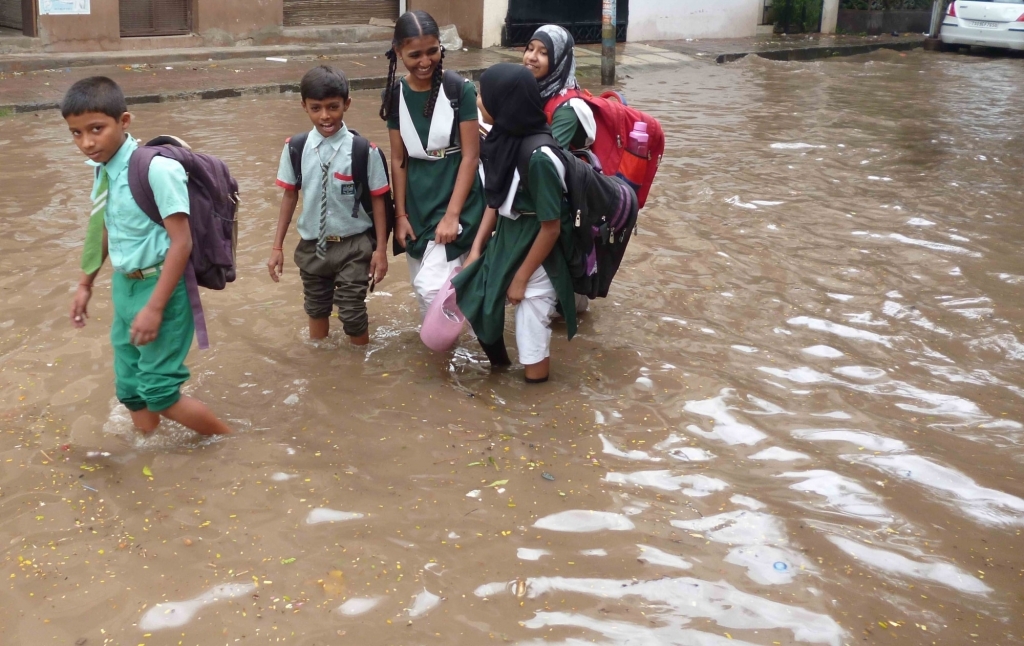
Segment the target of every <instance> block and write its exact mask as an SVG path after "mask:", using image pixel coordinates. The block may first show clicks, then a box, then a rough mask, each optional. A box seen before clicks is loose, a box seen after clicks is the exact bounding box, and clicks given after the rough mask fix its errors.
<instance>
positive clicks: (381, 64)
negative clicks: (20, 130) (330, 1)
mask: <svg viewBox="0 0 1024 646" xmlns="http://www.w3.org/2000/svg"><path fill="white" fill-rule="evenodd" d="M922 42H923V37H913V36H908V37H899V38H893V37H851V36H845V37H843V36H840V37H820V36H819V37H807V36H801V37H775V38H751V39H739V40H707V41H664V42H657V43H625V44H620V45H619V47H618V65H619V68H620V72H621V73H622V74H626V73H628V72H629V71H630V70H632V69H639V68H646V67H652V66H660V65H665V66H670V65H683V64H701V61H704V62H705V63H704V64H707V63H710V62H712V61H717V62H719V63H723V62H728V61H732V60H736V59H739V58H742V57H744V56H747V55H751V54H756V55H759V56H764V57H766V58H775V59H779V60H809V59H813V58H827V57H831V56H836V55H851V54H860V53H866V52H870V51H873V50H875V49H879V48H882V47H889V48H894V49H910V48H913V47H919V46H921V44H922ZM285 48H288V49H287V50H286V49H285ZM386 48H387V45H386V44H383V43H376V42H374V43H359V44H353V45H314V46H308V45H307V46H295V45H288V46H276V47H248V48H202V49H197V50H196V51H192V50H184V49H175V50H160V51H142V52H133V53H129V52H110V53H106V54H104V56H108V57H109V58H110V61H109V62H107V63H106V64H102V65H93V66H66V67H63V68H58V69H44V70H39V71H29V72H20V71H14V72H0V116H2V115H3V114H11V113H19V112H35V111H38V110H50V109H55V108H57V107H58V104H59V102H60V99H61V97H63V95H64V92H65V91H66V90H67V89H68V88H69V87H70V86H71V84H72V83H74V82H75V81H77V80H78V79H81V78H85V77H87V76H96V75H103V76H109V77H110V78H112V79H114V80H115V81H117V82H118V83H119V84H120V85H121V87H122V88H124V91H125V95H126V97H127V98H128V103H129V104H130V105H138V104H141V103H163V102H168V101H192V100H203V99H221V98H227V97H237V96H245V95H254V94H279V93H283V92H298V90H299V80H300V79H301V78H302V75H303V74H304V73H305V72H306V70H308V69H309V68H310V67H311V66H313V65H316V64H320V63H325V64H331V65H336V66H338V67H340V68H341V69H343V70H344V71H345V73H346V74H347V75H348V76H349V79H350V81H351V84H352V89H354V90H366V89H374V88H382V87H384V85H385V84H386V83H387V67H388V66H387V59H385V58H384V50H385V49H386ZM224 50H231V51H230V52H229V51H224ZM237 50H244V51H246V52H248V53H249V54H250V56H249V57H248V58H241V59H239V58H232V57H230V56H229V54H230V55H233V54H235V53H237ZM257 52H258V56H255V55H254V54H256V53H257ZM128 54H132V56H128ZM218 56H220V58H218ZM267 56H270V57H272V58H280V59H285V60H283V61H279V60H277V61H270V60H267ZM90 60H92V59H90ZM521 60H522V51H521V50H519V49H513V48H492V49H485V50H480V49H473V50H463V51H454V52H450V53H448V54H447V55H446V57H445V67H446V68H449V69H453V70H456V71H458V72H460V73H462V74H463V75H464V76H466V77H467V78H472V79H474V80H475V79H477V78H479V76H480V73H481V72H483V70H485V69H487V68H488V67H490V66H491V65H494V64H495V63H500V62H508V61H513V62H518V61H521ZM115 61H117V62H116V63H115ZM129 61H131V62H129ZM577 64H578V68H579V70H580V73H581V74H582V75H588V76H589V75H591V74H595V75H596V71H597V70H598V69H599V68H600V65H601V56H600V47H599V46H597V45H583V46H580V47H578V48H577Z"/></svg>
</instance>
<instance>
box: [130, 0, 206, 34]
mask: <svg viewBox="0 0 1024 646" xmlns="http://www.w3.org/2000/svg"><path fill="white" fill-rule="evenodd" d="M190 5H191V2H190V0H121V4H120V9H121V11H120V13H121V36H122V37H123V38H126V37H130V36H174V35H178V34H187V33H189V32H191V31H192V12H191V11H190V9H191V7H190Z"/></svg>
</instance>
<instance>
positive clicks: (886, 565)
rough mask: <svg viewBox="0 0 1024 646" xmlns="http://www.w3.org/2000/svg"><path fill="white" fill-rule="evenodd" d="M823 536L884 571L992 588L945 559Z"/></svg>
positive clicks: (965, 587) (968, 588) (976, 589)
mask: <svg viewBox="0 0 1024 646" xmlns="http://www.w3.org/2000/svg"><path fill="white" fill-rule="evenodd" d="M827 538H828V540H830V541H832V543H833V544H835V546H836V547H838V548H839V549H841V550H843V551H844V552H846V553H847V554H849V555H850V556H852V557H853V558H855V559H857V560H858V561H860V562H862V563H865V564H867V565H869V566H870V567H873V568H875V569H877V570H881V571H883V572H886V573H888V574H895V575H898V576H904V577H910V578H912V579H922V580H925V581H932V582H934V583H939V584H941V585H944V586H947V587H950V588H953V589H954V590H958V591H960V592H968V593H971V594H986V593H988V592H991V591H992V588H990V587H988V586H987V585H985V584H984V583H983V582H982V581H981V580H980V579H977V578H975V577H974V576H972V575H970V574H968V573H967V572H965V571H963V570H961V569H960V568H958V567H956V566H955V565H950V564H949V563H920V562H918V561H913V560H911V559H908V558H907V557H905V556H903V555H901V554H897V553H896V552H890V551H889V550H883V549H880V548H877V547H868V546H867V545H864V544H863V543H858V542H857V541H852V540H850V539H848V538H843V537H842V536H828V537H827Z"/></svg>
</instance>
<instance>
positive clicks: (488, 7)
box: [480, 0, 514, 47]
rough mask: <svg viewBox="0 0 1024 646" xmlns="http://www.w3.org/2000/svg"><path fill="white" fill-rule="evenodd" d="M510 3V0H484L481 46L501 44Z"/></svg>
mask: <svg viewBox="0 0 1024 646" xmlns="http://www.w3.org/2000/svg"><path fill="white" fill-rule="evenodd" d="M513 1H514V0H513ZM508 3H509V0H483V4H484V10H483V27H482V30H481V42H480V46H481V47H497V46H498V45H500V44H501V30H502V28H503V27H504V26H505V18H506V17H507V16H508Z"/></svg>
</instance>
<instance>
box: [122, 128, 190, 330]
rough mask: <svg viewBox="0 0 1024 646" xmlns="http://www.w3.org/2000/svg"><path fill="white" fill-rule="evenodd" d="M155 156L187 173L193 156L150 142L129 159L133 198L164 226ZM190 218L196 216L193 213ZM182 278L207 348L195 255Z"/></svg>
mask: <svg viewBox="0 0 1024 646" xmlns="http://www.w3.org/2000/svg"><path fill="white" fill-rule="evenodd" d="M183 153H184V154H183ZM154 157H166V158H167V159H173V160H174V161H176V162H178V163H179V164H181V166H182V168H184V169H185V173H186V174H187V173H188V172H189V169H190V166H191V164H190V163H189V161H190V159H191V155H190V154H189V153H188V152H187V151H186V150H185V149H184V148H177V147H175V146H173V145H160V146H149V145H146V146H140V147H139V148H136V149H135V152H133V153H132V156H131V157H130V158H129V159H128V190H130V191H131V193H132V199H133V200H135V203H136V204H138V205H139V208H140V209H142V212H143V213H145V214H146V215H147V216H148V217H149V219H150V220H152V221H153V222H154V223H156V224H157V225H159V226H161V227H162V226H164V219H163V218H162V217H160V208H159V207H158V206H157V205H156V196H154V195H153V186H152V185H151V184H150V183H149V167H150V165H151V164H152V163H153V158H154ZM189 201H191V200H189ZM189 217H192V215H191V214H190V215H189ZM182 278H184V279H185V292H186V293H187V294H188V303H189V306H191V308H192V321H193V322H194V323H195V331H196V341H197V342H198V344H199V349H200V350H206V349H208V348H209V347H210V336H209V333H208V332H207V329H206V313H205V312H203V303H202V301H201V300H200V299H199V282H198V281H197V280H196V269H195V265H193V264H192V257H191V256H189V259H188V264H187V265H185V271H184V273H183V275H182Z"/></svg>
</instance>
